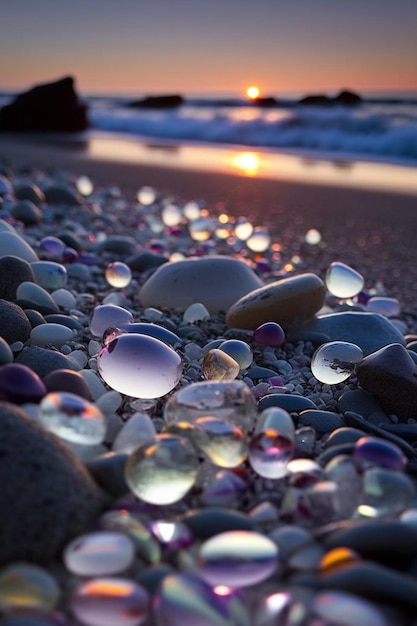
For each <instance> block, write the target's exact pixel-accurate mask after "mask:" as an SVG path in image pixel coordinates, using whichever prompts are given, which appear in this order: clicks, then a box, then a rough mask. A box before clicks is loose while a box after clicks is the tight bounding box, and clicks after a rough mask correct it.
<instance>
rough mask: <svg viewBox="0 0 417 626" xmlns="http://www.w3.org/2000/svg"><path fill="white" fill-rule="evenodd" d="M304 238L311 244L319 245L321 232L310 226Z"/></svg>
mask: <svg viewBox="0 0 417 626" xmlns="http://www.w3.org/2000/svg"><path fill="white" fill-rule="evenodd" d="M304 239H305V242H306V243H308V244H309V245H310V246H317V244H319V243H320V241H321V233H320V231H318V230H317V229H316V228H310V229H309V230H308V231H307V232H306V234H305V238H304Z"/></svg>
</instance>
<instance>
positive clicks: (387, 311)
mask: <svg viewBox="0 0 417 626" xmlns="http://www.w3.org/2000/svg"><path fill="white" fill-rule="evenodd" d="M366 310H367V311H372V313H379V315H384V316H385V317H397V315H399V314H400V303H399V302H398V300H397V299H396V298H385V297H382V296H373V297H372V298H369V300H368V302H367V304H366Z"/></svg>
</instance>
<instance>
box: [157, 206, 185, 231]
mask: <svg viewBox="0 0 417 626" xmlns="http://www.w3.org/2000/svg"><path fill="white" fill-rule="evenodd" d="M161 219H162V221H163V223H164V224H165V226H168V227H172V226H177V225H178V224H179V223H180V222H181V219H182V211H181V209H180V208H179V207H178V206H177V205H176V204H167V205H166V206H164V208H163V209H162V211H161Z"/></svg>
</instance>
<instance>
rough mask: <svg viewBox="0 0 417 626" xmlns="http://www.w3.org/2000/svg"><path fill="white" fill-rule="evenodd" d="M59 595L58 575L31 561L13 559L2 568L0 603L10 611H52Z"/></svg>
mask: <svg viewBox="0 0 417 626" xmlns="http://www.w3.org/2000/svg"><path fill="white" fill-rule="evenodd" d="M59 597H60V590H59V587H58V584H57V583H56V581H55V579H54V578H53V577H52V576H51V575H50V574H48V572H47V571H46V570H44V569H42V568H41V567H39V566H37V565H33V564H30V563H24V562H22V563H13V564H11V565H8V566H7V567H5V568H3V569H2V570H0V607H1V610H2V612H6V613H8V612H9V611H22V610H24V611H32V610H33V611H39V612H40V613H47V612H49V611H53V610H54V608H55V607H56V605H57V604H58V600H59Z"/></svg>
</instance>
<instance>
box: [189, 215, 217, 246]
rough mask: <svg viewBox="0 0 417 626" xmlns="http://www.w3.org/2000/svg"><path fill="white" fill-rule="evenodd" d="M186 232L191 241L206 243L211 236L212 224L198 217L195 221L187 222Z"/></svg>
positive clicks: (210, 221)
mask: <svg viewBox="0 0 417 626" xmlns="http://www.w3.org/2000/svg"><path fill="white" fill-rule="evenodd" d="M188 230H189V233H190V237H191V239H193V240H194V241H207V240H208V239H210V237H211V236H212V234H213V230H214V224H213V222H212V220H211V219H208V218H207V217H198V218H197V219H196V220H193V221H192V222H189V224H188Z"/></svg>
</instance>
